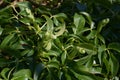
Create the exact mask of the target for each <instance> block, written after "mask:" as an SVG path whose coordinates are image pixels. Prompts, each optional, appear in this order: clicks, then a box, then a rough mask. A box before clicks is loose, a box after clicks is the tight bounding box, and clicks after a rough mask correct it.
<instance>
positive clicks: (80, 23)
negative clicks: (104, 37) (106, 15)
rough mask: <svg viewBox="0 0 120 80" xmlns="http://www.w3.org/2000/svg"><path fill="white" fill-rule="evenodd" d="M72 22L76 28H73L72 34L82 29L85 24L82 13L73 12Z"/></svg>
mask: <svg viewBox="0 0 120 80" xmlns="http://www.w3.org/2000/svg"><path fill="white" fill-rule="evenodd" d="M74 24H75V26H76V28H73V31H74V34H79V32H80V31H81V30H82V29H83V27H84V26H85V19H84V17H83V16H82V15H79V14H77V13H76V14H75V15H74Z"/></svg>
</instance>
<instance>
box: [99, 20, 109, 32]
mask: <svg viewBox="0 0 120 80" xmlns="http://www.w3.org/2000/svg"><path fill="white" fill-rule="evenodd" d="M108 23H109V19H108V18H107V19H103V20H102V21H100V22H99V23H98V26H97V33H100V32H101V30H102V28H103V27H105V26H106V25H107V24H108Z"/></svg>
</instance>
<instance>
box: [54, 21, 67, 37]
mask: <svg viewBox="0 0 120 80" xmlns="http://www.w3.org/2000/svg"><path fill="white" fill-rule="evenodd" d="M58 30H59V31H58ZM58 30H57V32H55V36H56V37H58V36H61V35H63V33H64V31H65V23H63V24H62V25H61V26H60V27H58Z"/></svg>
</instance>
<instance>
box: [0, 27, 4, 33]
mask: <svg viewBox="0 0 120 80" xmlns="http://www.w3.org/2000/svg"><path fill="white" fill-rule="evenodd" d="M3 30H4V29H3V28H1V27H0V35H1V34H2V32H3Z"/></svg>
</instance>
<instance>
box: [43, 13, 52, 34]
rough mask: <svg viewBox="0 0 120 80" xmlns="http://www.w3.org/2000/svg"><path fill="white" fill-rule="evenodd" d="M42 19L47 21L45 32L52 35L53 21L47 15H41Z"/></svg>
mask: <svg viewBox="0 0 120 80" xmlns="http://www.w3.org/2000/svg"><path fill="white" fill-rule="evenodd" d="M43 17H45V19H46V20H47V31H48V32H50V33H52V32H53V26H54V25H53V21H52V20H51V18H49V17H48V16H47V15H43Z"/></svg>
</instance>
